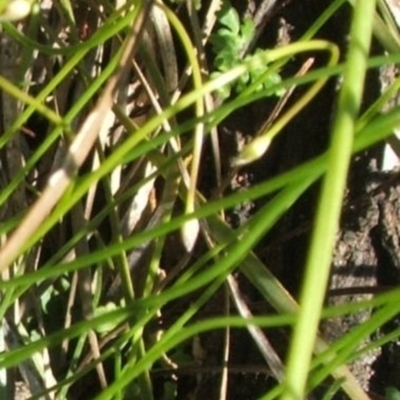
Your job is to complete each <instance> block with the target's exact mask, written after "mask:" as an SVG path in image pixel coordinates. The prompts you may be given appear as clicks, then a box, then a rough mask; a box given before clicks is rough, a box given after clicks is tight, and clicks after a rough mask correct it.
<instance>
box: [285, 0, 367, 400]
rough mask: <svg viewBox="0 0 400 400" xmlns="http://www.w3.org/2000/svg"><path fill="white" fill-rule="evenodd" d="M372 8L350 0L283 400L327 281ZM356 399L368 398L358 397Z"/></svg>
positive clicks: (302, 372) (299, 384)
mask: <svg viewBox="0 0 400 400" xmlns="http://www.w3.org/2000/svg"><path fill="white" fill-rule="evenodd" d="M374 12H375V1H374V0H359V1H357V2H356V4H355V8H354V17H353V22H352V27H351V32H350V38H351V40H350V47H349V51H348V59H347V62H346V66H345V70H344V73H343V86H342V90H341V93H340V96H339V103H338V112H337V115H336V119H335V122H334V126H333V134H332V143H331V147H330V150H329V158H328V171H327V174H326V177H325V180H324V183H323V187H322V194H321V197H320V202H319V205H318V210H317V217H316V221H315V227H314V230H313V234H312V241H311V246H310V250H309V255H308V260H307V265H306V272H305V278H304V284H303V287H302V291H301V296H300V310H299V314H298V320H297V323H296V325H295V329H294V335H293V340H292V342H291V346H290V350H289V357H288V364H287V377H286V385H285V388H284V392H283V395H282V399H283V400H298V399H303V398H304V397H305V390H306V383H307V377H308V371H309V365H310V361H311V356H312V352H313V348H314V345H315V340H316V336H317V331H318V324H319V319H320V316H321V310H322V307H323V300H324V296H325V292H326V287H327V283H328V279H329V272H330V265H331V258H332V250H333V247H334V244H335V236H336V233H337V230H338V224H339V218H340V212H341V205H342V199H343V193H344V190H345V187H346V178H347V172H348V168H349V163H350V159H351V148H352V144H353V138H354V132H355V124H356V120H357V117H358V113H359V108H360V103H361V100H362V93H363V85H364V78H365V71H366V68H367V57H368V54H369V47H370V41H371V35H372V26H373V17H374ZM361 396H362V394H361ZM361 398H368V396H366V395H364V396H363V397H359V399H361Z"/></svg>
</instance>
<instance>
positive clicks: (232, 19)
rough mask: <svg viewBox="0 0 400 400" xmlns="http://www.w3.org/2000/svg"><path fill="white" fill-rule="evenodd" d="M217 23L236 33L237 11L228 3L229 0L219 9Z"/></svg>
mask: <svg viewBox="0 0 400 400" xmlns="http://www.w3.org/2000/svg"><path fill="white" fill-rule="evenodd" d="M218 21H219V23H220V24H221V25H224V26H226V27H227V28H229V29H230V30H231V31H232V33H234V34H238V33H239V31H240V19H239V15H238V13H237V11H236V10H235V9H234V8H233V7H232V6H231V5H230V4H229V2H226V3H225V4H224V5H223V7H222V9H221V11H220V17H219V19H218Z"/></svg>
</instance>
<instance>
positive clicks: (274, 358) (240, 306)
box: [228, 275, 285, 382]
mask: <svg viewBox="0 0 400 400" xmlns="http://www.w3.org/2000/svg"><path fill="white" fill-rule="evenodd" d="M228 286H229V291H230V293H231V296H232V298H233V301H234V303H235V305H236V308H237V310H238V311H239V314H240V315H241V316H242V317H243V318H244V319H250V318H252V317H253V315H252V313H251V311H250V309H249V307H248V306H247V304H246V301H245V300H244V298H243V295H242V294H241V293H240V290H239V287H238V284H237V282H236V280H235V278H234V277H233V276H232V275H228ZM247 330H248V331H249V333H250V335H251V337H252V338H253V340H254V342H255V344H256V345H257V347H258V350H259V351H260V353H261V354H262V356H263V357H264V360H265V361H266V363H267V364H268V366H269V368H270V369H271V372H272V374H273V375H274V377H275V378H276V380H277V381H278V382H282V381H283V377H284V372H285V371H284V366H283V363H282V361H281V359H280V358H279V356H278V354H277V353H276V352H275V350H274V348H273V347H272V345H271V344H270V342H269V341H268V339H267V337H266V336H265V335H264V332H263V331H262V330H261V329H260V328H259V327H258V326H256V325H248V326H247Z"/></svg>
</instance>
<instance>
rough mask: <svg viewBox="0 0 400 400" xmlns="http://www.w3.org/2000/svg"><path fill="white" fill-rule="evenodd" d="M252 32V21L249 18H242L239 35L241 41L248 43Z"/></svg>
mask: <svg viewBox="0 0 400 400" xmlns="http://www.w3.org/2000/svg"><path fill="white" fill-rule="evenodd" d="M254 33H255V27H254V22H253V21H252V20H251V19H246V20H244V22H243V24H242V26H241V28H240V35H241V36H242V38H243V41H244V42H246V43H250V42H251V41H252V39H253V37H254Z"/></svg>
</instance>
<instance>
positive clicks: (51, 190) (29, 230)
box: [0, 0, 153, 271]
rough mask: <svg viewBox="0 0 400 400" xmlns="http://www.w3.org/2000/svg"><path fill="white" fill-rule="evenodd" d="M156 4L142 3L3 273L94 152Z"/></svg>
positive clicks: (1, 254)
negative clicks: (112, 71) (118, 55)
mask: <svg viewBox="0 0 400 400" xmlns="http://www.w3.org/2000/svg"><path fill="white" fill-rule="evenodd" d="M152 3H153V1H152V0H145V1H143V3H140V4H141V6H140V7H141V8H140V11H138V12H139V16H138V18H137V20H136V23H135V25H134V26H133V27H132V30H131V34H130V35H129V36H128V38H127V39H126V42H125V45H124V49H123V53H122V56H121V61H120V64H119V69H118V71H116V73H115V74H114V75H113V76H111V78H110V79H109V81H108V83H107V85H106V87H105V89H104V92H103V94H102V95H101V96H100V98H99V100H98V102H97V104H96V106H95V108H94V110H93V111H91V112H90V113H89V115H88V116H87V117H86V119H85V121H84V123H83V125H82V127H81V129H80V131H79V132H78V134H77V136H76V137H75V139H74V140H73V142H72V144H71V146H70V147H69V149H68V153H67V155H66V156H65V157H64V160H63V162H62V165H61V166H60V168H59V169H58V170H57V171H55V172H54V173H53V174H52V176H51V177H50V179H49V181H48V184H47V186H46V188H45V189H44V191H43V193H42V195H41V196H40V197H39V199H38V200H37V201H36V203H35V204H34V205H33V206H32V207H31V209H30V210H29V212H28V214H27V216H26V217H25V218H24V219H23V221H22V222H21V224H20V225H19V227H18V228H17V229H16V230H15V232H14V233H13V234H12V236H11V237H10V238H9V239H8V240H7V242H6V243H5V245H4V247H3V248H2V249H1V251H0V271H3V270H5V269H7V268H8V267H9V266H10V264H11V263H12V262H13V261H14V260H15V259H16V258H17V257H18V255H19V254H20V252H21V251H23V250H25V249H24V243H26V241H28V240H29V238H30V237H31V236H32V235H33V233H34V232H35V231H36V230H37V229H38V227H39V226H40V224H41V223H42V222H43V221H44V220H45V219H46V217H47V216H48V215H49V213H50V212H51V210H52V209H53V207H54V206H55V205H56V204H57V202H58V201H59V199H60V198H61V197H62V195H63V194H64V193H65V191H66V189H67V188H68V186H69V184H70V183H71V182H72V179H73V177H74V176H75V175H76V173H77V171H78V169H79V167H80V166H81V165H82V164H83V162H84V161H85V159H86V157H87V156H88V154H89V152H90V151H91V149H92V147H93V145H94V143H95V141H96V139H97V136H98V132H99V130H100V128H101V124H102V123H103V121H104V116H105V115H106V113H107V112H108V110H109V109H110V108H111V106H112V104H113V100H114V97H115V94H116V93H117V91H118V89H119V88H118V84H119V82H120V80H121V78H122V77H123V76H124V74H125V71H126V69H127V67H128V66H129V65H130V64H129V60H130V58H131V57H132V54H133V52H134V51H135V50H136V48H137V46H138V39H140V36H141V32H142V29H143V26H144V23H145V22H146V20H147V17H148V15H149V11H150V8H151V6H152Z"/></svg>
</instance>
